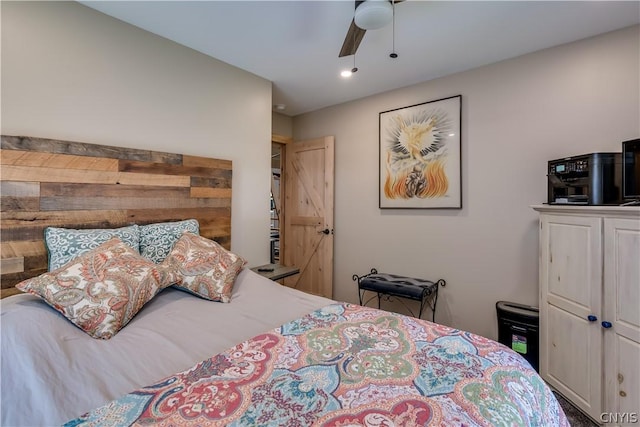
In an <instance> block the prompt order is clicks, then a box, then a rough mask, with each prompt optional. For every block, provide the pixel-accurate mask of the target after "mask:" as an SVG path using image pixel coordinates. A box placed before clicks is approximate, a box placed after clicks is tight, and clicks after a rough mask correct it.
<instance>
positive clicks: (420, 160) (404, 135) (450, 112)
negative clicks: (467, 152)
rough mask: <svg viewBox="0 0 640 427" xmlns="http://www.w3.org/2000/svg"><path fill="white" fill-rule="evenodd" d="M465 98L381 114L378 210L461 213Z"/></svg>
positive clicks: (422, 104) (445, 100)
mask: <svg viewBox="0 0 640 427" xmlns="http://www.w3.org/2000/svg"><path fill="white" fill-rule="evenodd" d="M461 130H462V95H456V96H451V97H448V98H442V99H437V100H435V101H428V102H423V103H421V104H415V105H411V106H408V107H403V108H396V109H393V110H388V111H383V112H381V113H380V116H379V161H380V164H379V178H380V179H379V181H380V182H379V198H378V200H379V208H380V209H462V162H461V142H462V135H461Z"/></svg>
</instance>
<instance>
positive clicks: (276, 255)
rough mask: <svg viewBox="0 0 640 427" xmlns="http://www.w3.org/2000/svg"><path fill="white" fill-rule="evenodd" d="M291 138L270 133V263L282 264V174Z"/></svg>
mask: <svg viewBox="0 0 640 427" xmlns="http://www.w3.org/2000/svg"><path fill="white" fill-rule="evenodd" d="M289 142H291V138H287V137H284V136H279V135H275V134H274V135H271V198H270V199H271V200H270V204H271V206H270V209H269V224H270V239H269V254H270V261H269V262H270V263H271V264H282V262H281V261H282V259H283V252H282V251H283V249H284V248H283V245H282V242H283V241H284V209H283V203H282V201H283V200H284V185H282V183H283V181H282V178H283V176H284V166H285V157H284V156H285V144H287V143H289Z"/></svg>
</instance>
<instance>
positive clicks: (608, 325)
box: [602, 322, 613, 329]
mask: <svg viewBox="0 0 640 427" xmlns="http://www.w3.org/2000/svg"><path fill="white" fill-rule="evenodd" d="M611 326H613V325H611V322H602V327H603V328H605V329H609V328H610V327H611Z"/></svg>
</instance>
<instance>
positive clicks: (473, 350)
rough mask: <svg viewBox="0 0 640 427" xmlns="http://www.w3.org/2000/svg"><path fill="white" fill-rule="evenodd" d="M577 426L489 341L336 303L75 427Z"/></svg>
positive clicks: (527, 371) (516, 361) (513, 357)
mask: <svg viewBox="0 0 640 427" xmlns="http://www.w3.org/2000/svg"><path fill="white" fill-rule="evenodd" d="M150 424H154V425H162V426H180V425H197V426H223V425H226V426H301V427H306V426H311V425H314V426H424V425H433V426H442V425H446V426H567V427H568V426H569V424H568V422H567V420H566V417H565V415H564V413H563V412H562V409H561V408H560V406H559V404H558V402H557V401H556V399H555V397H554V395H553V393H552V392H551V391H550V390H549V388H548V387H547V386H546V385H545V383H544V382H543V381H542V379H541V378H540V377H539V376H538V375H537V374H536V372H535V371H534V370H532V369H531V367H530V366H529V365H528V364H527V362H526V361H525V360H524V359H522V358H521V357H520V356H518V355H517V354H516V353H515V352H513V351H512V350H510V349H508V348H506V347H505V346H503V345H501V344H498V343H496V342H494V341H491V340H489V339H486V338H483V337H480V336H478V335H474V334H471V333H469V332H464V331H460V330H456V329H451V328H448V327H446V326H442V325H437V324H434V323H430V322H428V321H425V320H420V319H415V318H412V317H408V316H403V315H399V314H394V313H389V312H385V311H381V310H377V309H373V308H368V307H361V306H358V305H352V304H333V305H329V306H326V307H324V308H322V309H320V310H317V311H315V312H313V313H311V314H309V315H307V316H304V317H302V318H299V319H297V320H294V321H292V322H289V323H286V324H285V325H283V326H281V327H279V328H277V329H275V330H273V331H271V332H267V333H264V334H262V335H258V336H256V337H254V338H252V339H250V340H248V341H245V342H243V343H241V344H238V345H237V346H235V347H233V348H231V349H229V350H228V351H226V352H224V353H221V354H218V355H216V356H213V357H211V358H210V359H207V360H205V361H202V362H200V363H198V364H197V365H195V366H193V367H192V368H191V369H188V370H186V371H184V372H181V373H179V374H175V375H172V376H170V377H168V378H165V379H163V380H162V381H159V382H158V383H156V384H154V385H151V386H148V387H144V388H141V389H139V390H136V391H134V392H132V393H129V394H127V395H125V396H123V397H121V398H119V399H117V400H114V401H113V402H111V403H108V404H107V405H105V406H103V407H101V408H98V409H95V410H94V411H91V412H89V413H87V414H85V415H83V416H81V417H80V418H78V419H75V420H72V421H69V422H68V423H67V424H66V425H67V426H78V425H86V426H98V425H100V426H105V425H109V426H128V425H140V426H142V425H150Z"/></svg>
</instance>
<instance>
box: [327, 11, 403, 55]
mask: <svg viewBox="0 0 640 427" xmlns="http://www.w3.org/2000/svg"><path fill="white" fill-rule="evenodd" d="M403 1H404V0H355V12H354V16H353V19H352V20H351V25H350V26H349V30H348V31H347V35H346V36H345V38H344V42H343V43H342V49H340V54H339V55H338V57H339V58H342V57H343V56H349V55H355V53H356V51H357V50H358V46H360V42H361V41H362V38H363V37H364V34H365V33H366V32H367V30H375V29H378V28H382V27H384V26H385V25H387V24H388V23H389V22H391V20H392V18H393V13H394V10H393V8H394V6H395V4H396V3H400V2H403Z"/></svg>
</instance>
